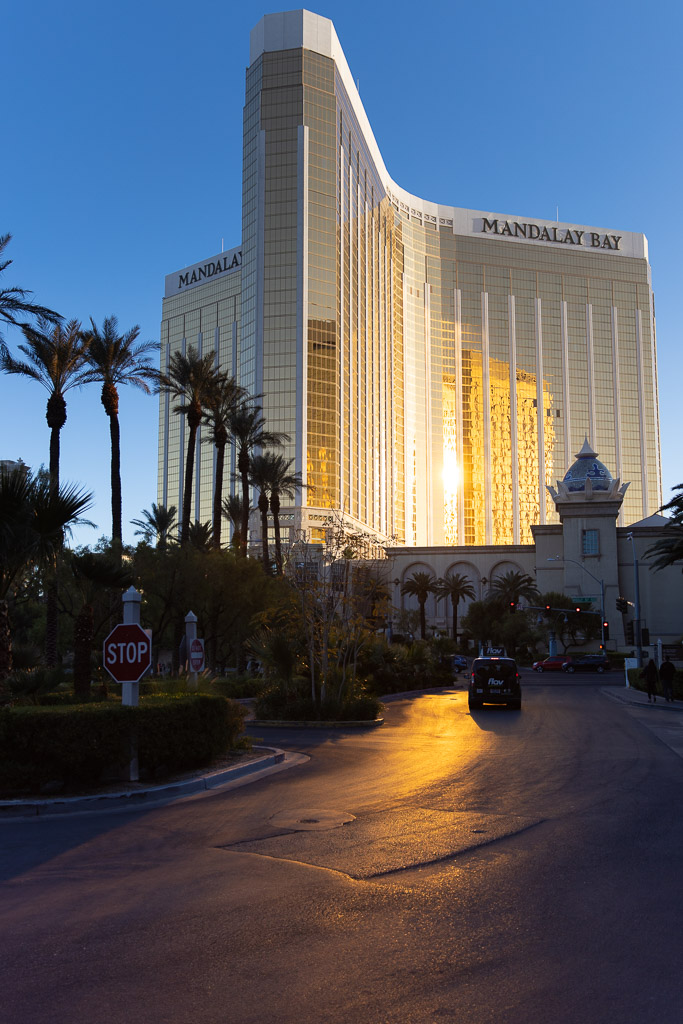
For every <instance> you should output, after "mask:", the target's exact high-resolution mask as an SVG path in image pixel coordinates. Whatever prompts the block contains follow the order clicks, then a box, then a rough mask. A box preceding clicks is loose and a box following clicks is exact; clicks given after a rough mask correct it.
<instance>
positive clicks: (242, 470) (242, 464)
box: [237, 450, 249, 558]
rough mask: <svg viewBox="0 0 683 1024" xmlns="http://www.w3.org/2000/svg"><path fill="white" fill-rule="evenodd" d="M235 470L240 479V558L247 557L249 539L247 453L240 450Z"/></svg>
mask: <svg viewBox="0 0 683 1024" xmlns="http://www.w3.org/2000/svg"><path fill="white" fill-rule="evenodd" d="M237 469H238V471H239V474H240V477H241V479H242V528H241V530H240V534H241V536H240V549H241V553H242V557H243V558H246V557H247V540H248V537H249V452H247V451H242V450H240V453H239V456H238V459H237Z"/></svg>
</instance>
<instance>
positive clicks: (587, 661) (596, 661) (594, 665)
mask: <svg viewBox="0 0 683 1024" xmlns="http://www.w3.org/2000/svg"><path fill="white" fill-rule="evenodd" d="M610 667H611V666H610V663H609V661H608V660H607V657H606V655H604V654H577V655H575V656H574V657H573V658H572V659H571V660H569V661H565V663H564V665H563V666H562V671H563V672H609V670H610Z"/></svg>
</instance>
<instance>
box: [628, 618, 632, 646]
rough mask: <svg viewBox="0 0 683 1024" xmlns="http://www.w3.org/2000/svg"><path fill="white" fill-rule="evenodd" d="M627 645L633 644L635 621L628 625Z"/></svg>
mask: <svg viewBox="0 0 683 1024" xmlns="http://www.w3.org/2000/svg"><path fill="white" fill-rule="evenodd" d="M626 643H627V644H632V643H633V619H631V620H630V621H629V622H627V623H626Z"/></svg>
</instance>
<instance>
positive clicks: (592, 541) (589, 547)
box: [583, 530, 600, 555]
mask: <svg viewBox="0 0 683 1024" xmlns="http://www.w3.org/2000/svg"><path fill="white" fill-rule="evenodd" d="M583 554H584V555H599V554H600V531H599V530H584V531H583Z"/></svg>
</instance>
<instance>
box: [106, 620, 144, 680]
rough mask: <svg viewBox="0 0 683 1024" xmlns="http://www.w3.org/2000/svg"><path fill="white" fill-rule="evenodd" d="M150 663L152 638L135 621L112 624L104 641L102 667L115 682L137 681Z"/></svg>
mask: <svg viewBox="0 0 683 1024" xmlns="http://www.w3.org/2000/svg"><path fill="white" fill-rule="evenodd" d="M151 664H152V638H151V637H150V636H148V635H147V633H145V631H144V629H143V628H142V626H138V625H137V623H131V624H130V625H124V624H123V623H119V625H118V626H114V628H113V629H112V631H111V633H110V634H109V636H108V637H107V639H106V640H105V641H104V667H105V668H106V670H107V672H108V673H109V675H110V676H111V677H112V679H115V680H116V682H117V683H137V682H138V680H139V679H140V678H141V677H142V676H143V675H144V674H145V672H146V671H147V669H148V668H149V667H150V665H151Z"/></svg>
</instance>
